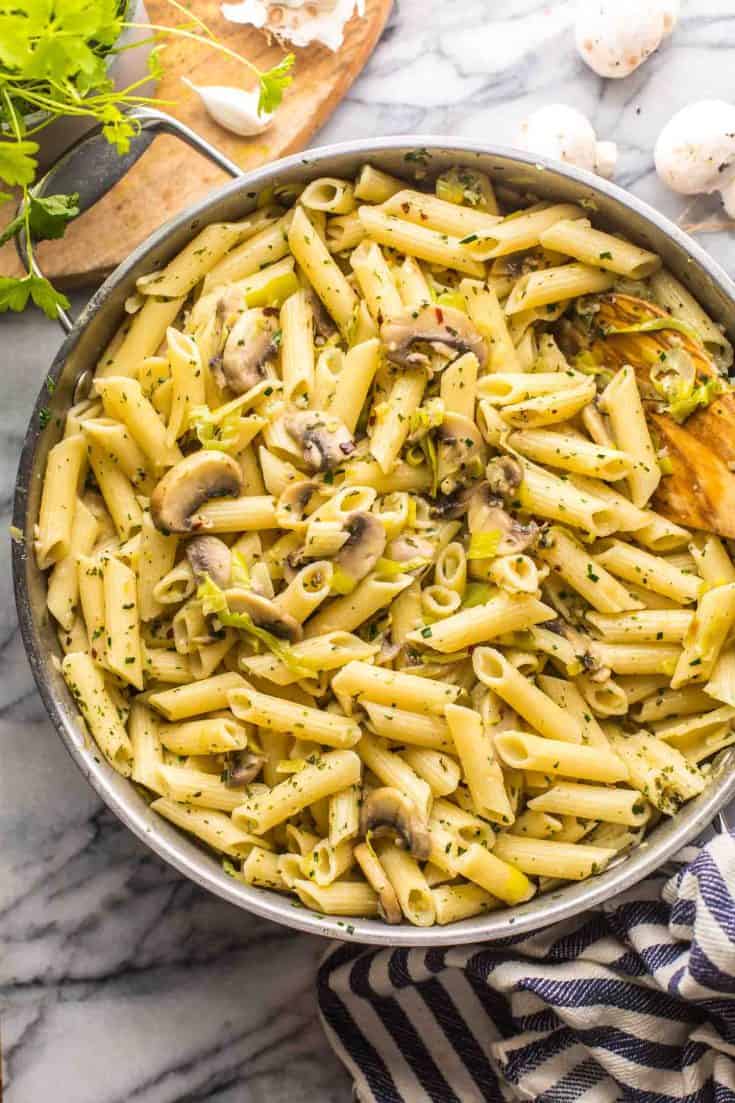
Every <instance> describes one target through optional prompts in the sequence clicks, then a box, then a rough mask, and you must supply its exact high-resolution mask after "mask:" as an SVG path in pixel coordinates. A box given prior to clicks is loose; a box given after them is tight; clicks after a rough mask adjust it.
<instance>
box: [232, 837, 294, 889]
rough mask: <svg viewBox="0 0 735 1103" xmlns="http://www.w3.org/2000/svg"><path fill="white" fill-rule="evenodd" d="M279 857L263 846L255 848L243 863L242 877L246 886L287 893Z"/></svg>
mask: <svg viewBox="0 0 735 1103" xmlns="http://www.w3.org/2000/svg"><path fill="white" fill-rule="evenodd" d="M278 861H279V855H278V854H274V853H273V851H271V850H265V849H264V848H263V847H261V846H254V847H253V848H252V850H251V851H250V853H249V854H248V856H247V857H246V858H245V860H244V861H243V863H242V869H241V876H242V879H243V881H244V882H245V884H247V885H257V886H258V887H259V888H263V889H273V890H274V891H275V892H286V891H287V889H288V885H287V884H286V882H285V881H284V879H283V877H282V876H281V870H280V866H279V864H278Z"/></svg>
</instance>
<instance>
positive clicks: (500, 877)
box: [454, 843, 536, 906]
mask: <svg viewBox="0 0 735 1103" xmlns="http://www.w3.org/2000/svg"><path fill="white" fill-rule="evenodd" d="M454 864H455V866H456V868H457V872H458V873H460V874H461V875H462V877H466V878H467V880H468V881H472V882H473V883H474V884H476V885H479V886H480V888H483V889H484V890H485V892H488V893H489V894H490V895H491V896H494V897H495V898H496V899H498V900H502V901H503V902H504V903H505V904H508V905H511V906H512V905H515V904H523V903H525V902H526V900H530V899H531V897H532V896H533V895H534V893H535V891H536V888H535V886H534V884H533V882H532V881H529V879H528V878H527V877H526V875H525V874H524V873H523V872H522V871H521V870H520V869H518V868H516V866H515V865H511V864H510V863H509V862H506V861H503V859H502V858H500V857H499V856H498V855H496V854H494V853H491V852H490V851H489V850H485V848H484V847H482V846H480V845H479V844H478V843H472V844H471V845H470V846H468V847H467V849H466V851H465V852H464V854H461V855H459V856H458V857H457V858H455V860H454Z"/></svg>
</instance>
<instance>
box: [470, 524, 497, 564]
mask: <svg viewBox="0 0 735 1103" xmlns="http://www.w3.org/2000/svg"><path fill="white" fill-rule="evenodd" d="M502 538H503V534H502V532H501V531H500V529H489V530H488V531H487V532H473V533H472V536H471V537H470V546H469V550H468V552H467V558H468V559H493V558H494V557H495V556H496V555H497V554H498V548H499V547H500V541H501V540H502Z"/></svg>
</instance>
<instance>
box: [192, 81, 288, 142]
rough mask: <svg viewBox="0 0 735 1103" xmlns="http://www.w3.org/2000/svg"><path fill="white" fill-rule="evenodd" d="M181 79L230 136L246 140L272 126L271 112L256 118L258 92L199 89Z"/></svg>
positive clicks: (220, 87)
mask: <svg viewBox="0 0 735 1103" xmlns="http://www.w3.org/2000/svg"><path fill="white" fill-rule="evenodd" d="M181 79H182V81H183V82H184V84H186V85H187V86H188V87H189V88H191V89H192V91H193V92H196V93H197V95H198V96H199V98H200V100H201V101H202V103H203V104H204V107H205V110H206V111H207V112H208V114H209V115H211V116H212V118H213V119H214V121H215V122H216V123H219V125H220V126H223V127H224V128H225V129H226V130H231V131H232V132H233V134H241V135H242V136H243V137H244V138H249V137H252V135H254V134H262V132H263V131H264V130H266V129H267V128H268V127H269V126H270V125H271V123H272V122H273V115H274V113H273V112H270V113H269V114H263V115H259V114H258V100H259V98H260V92H259V91H258V89H257V88H255V89H253V91H252V92H246V91H245V89H244V88H228V87H226V86H225V85H220V84H213V85H209V86H205V87H200V86H198V85H196V84H194V83H193V82H192V81H190V80H188V79H187V78H186V77H182V78H181Z"/></svg>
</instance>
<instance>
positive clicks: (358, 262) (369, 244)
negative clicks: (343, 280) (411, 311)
mask: <svg viewBox="0 0 735 1103" xmlns="http://www.w3.org/2000/svg"><path fill="white" fill-rule="evenodd" d="M350 266H351V268H352V270H353V272H354V273H355V276H356V278H357V282H358V284H359V285H360V290H361V291H362V294H363V296H364V298H365V301H366V303H367V306H368V310H369V311H370V313H371V315H372V317H373V320H374V321H375V322H376V324H377V325H379V326H380V325H382V324H383V322H384V321H385V320H386V319H387V318H392V317H393V316H394V315H396V314H400V313H401V312H402V310H403V303H402V301H401V296H400V295H399V294H398V288H397V287H396V285H395V283H394V282H393V275H392V272H391V269H390V268H389V267H388V264H387V262H386V259H385V257H384V256H383V253H382V250H381V248H380V246H379V245H377V244H376V243H375V242H374V241H370V240H369V238H365V239H364V241H362V242H361V244H360V245H358V246H357V248H356V249H354V250H353V251H352V254H351V255H350Z"/></svg>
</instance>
